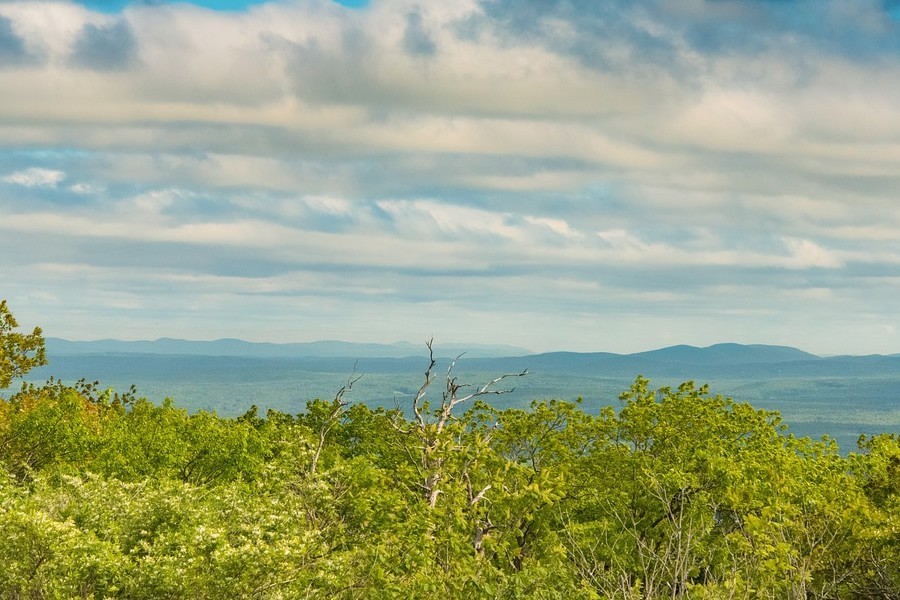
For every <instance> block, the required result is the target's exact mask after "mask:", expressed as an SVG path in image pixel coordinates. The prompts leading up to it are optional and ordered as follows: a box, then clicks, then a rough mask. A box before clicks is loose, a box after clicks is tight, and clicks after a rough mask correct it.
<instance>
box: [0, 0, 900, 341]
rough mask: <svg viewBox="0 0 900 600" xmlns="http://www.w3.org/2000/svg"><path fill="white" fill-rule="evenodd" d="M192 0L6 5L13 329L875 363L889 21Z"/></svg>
mask: <svg viewBox="0 0 900 600" xmlns="http://www.w3.org/2000/svg"><path fill="white" fill-rule="evenodd" d="M113 4H115V5H116V6H117V8H115V9H113V8H110V7H112V6H113ZM196 4H202V3H196ZM205 4H206V6H207V7H208V8H214V9H215V10H197V8H196V6H192V5H190V4H184V3H168V2H165V3H164V2H144V3H142V4H141V5H140V6H137V5H136V6H133V7H132V8H129V9H126V10H122V9H121V7H120V5H119V4H118V3H103V2H96V3H92V4H88V5H87V6H85V5H84V4H82V5H79V4H76V3H73V2H68V1H59V2H55V1H53V0H51V1H49V2H42V3H39V4H38V3H34V2H29V1H25V0H0V89H2V90H4V92H3V94H2V95H0V273H2V275H3V277H2V283H0V297H3V298H6V299H7V300H8V301H9V303H10V306H11V307H12V309H13V310H14V312H15V314H16V315H17V316H18V317H19V318H20V321H22V322H23V323H24V324H26V325H34V324H40V325H42V326H43V327H44V329H45V331H46V332H47V334H48V335H52V336H57V337H65V338H70V339H98V338H109V337H115V338H123V339H148V338H149V339H152V338H157V337H163V336H169V337H182V338H190V339H215V338H221V337H239V338H244V339H249V340H259V341H275V342H291V341H307V340H315V339H343V340H350V341H372V342H391V341H397V340H408V341H412V342H420V341H423V340H425V339H427V338H429V337H432V336H434V338H435V340H436V343H440V342H442V341H445V342H448V343H449V342H454V343H455V342H462V343H466V342H468V343H508V344H514V345H518V346H522V347H527V348H531V349H533V350H554V349H570V350H611V351H622V352H625V351H638V350H646V349H649V348H654V347H660V346H665V345H669V344H676V343H689V344H696V345H707V344H712V343H717V342H725V341H735V342H743V343H772V344H786V345H793V346H798V347H801V348H804V349H806V350H809V351H812V352H818V353H823V354H836V353H874V352H878V353H896V352H900V329H898V323H897V316H896V306H897V298H898V297H900V206H898V201H900V200H898V197H897V190H898V189H900V143H898V140H900V79H898V78H897V76H896V74H897V72H900V71H898V69H900V23H898V20H897V18H896V14H897V9H898V5H897V3H896V2H893V1H885V0H856V1H854V2H846V1H845V0H782V1H779V2H768V1H767V2H761V1H755V0H754V1H751V0H679V1H678V2H675V1H669V0H629V1H626V0H609V1H607V2H595V1H593V0H590V1H589V0H567V1H565V2H563V1H554V0H460V1H458V2H450V3H446V2H442V3H437V2H432V3H422V2H414V1H412V0H372V1H371V2H370V3H369V4H368V5H367V6H366V7H365V10H355V9H353V8H352V7H348V6H344V5H342V4H339V3H336V2H333V1H332V0H279V1H277V2H276V1H260V2H255V3H254V6H253V7H252V8H248V7H247V6H245V5H246V3H245V2H239V3H230V2H207V3H205ZM101 5H102V6H101Z"/></svg>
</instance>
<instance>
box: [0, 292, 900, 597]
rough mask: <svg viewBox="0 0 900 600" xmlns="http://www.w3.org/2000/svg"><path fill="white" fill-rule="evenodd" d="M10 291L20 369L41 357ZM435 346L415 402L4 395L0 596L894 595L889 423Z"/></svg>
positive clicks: (12, 362)
mask: <svg viewBox="0 0 900 600" xmlns="http://www.w3.org/2000/svg"><path fill="white" fill-rule="evenodd" d="M0 313H3V315H6V316H7V317H8V318H7V317H4V318H3V319H2V320H0V369H2V371H0V381H4V382H5V380H4V379H3V378H4V377H5V376H9V377H12V376H19V375H21V374H22V372H23V371H24V370H26V369H27V367H28V366H29V365H34V364H39V363H40V362H41V361H42V360H43V355H42V354H41V348H42V346H41V345H40V343H38V340H39V338H40V331H39V330H36V331H35V332H33V333H32V334H31V335H26V334H16V333H14V329H15V327H16V324H15V321H14V320H13V319H12V317H11V315H9V313H8V311H7V309H6V306H5V304H3V305H0ZM3 315H0V317H2V316H3ZM13 336H18V337H13ZM425 367H427V370H426V373H425V377H424V381H423V385H422V388H421V390H420V391H419V393H418V394H416V395H415V398H412V399H410V401H409V406H408V407H406V408H407V411H406V412H405V413H403V412H401V411H389V410H384V409H370V408H367V407H365V406H362V405H349V404H347V403H346V402H345V399H344V397H345V392H347V391H348V390H349V389H350V388H351V387H352V386H353V384H354V383H356V382H357V380H356V379H355V378H353V379H351V380H350V381H348V382H347V385H346V386H345V387H344V388H342V389H341V390H340V391H339V392H338V393H337V395H336V396H335V398H334V399H333V400H331V401H318V400H317V401H313V402H310V403H309V404H308V405H307V409H306V411H304V412H303V413H302V414H299V415H297V416H293V415H288V414H283V413H278V412H269V413H268V414H267V415H265V417H264V418H263V417H261V416H260V415H258V414H257V413H256V411H255V410H252V411H250V412H248V413H247V414H245V415H243V416H242V417H239V418H236V419H223V418H219V417H217V416H216V415H215V414H211V413H207V412H199V413H196V414H188V413H187V412H186V411H184V410H182V409H180V408H178V407H176V406H174V405H172V404H171V403H169V402H167V403H164V404H162V405H154V404H153V403H150V402H148V401H146V400H144V399H141V398H139V397H137V396H136V394H134V393H133V392H128V393H125V394H117V393H114V392H112V391H106V392H101V391H100V390H98V389H97V386H96V385H88V384H83V383H81V384H78V385H75V386H69V385H64V384H62V383H59V382H55V381H50V382H48V383H47V384H46V385H42V386H35V385H25V386H24V387H23V388H22V389H21V390H20V391H19V392H18V393H15V394H13V395H11V396H10V398H9V400H7V401H0V565H2V566H0V597H2V598H77V597H84V598H87V597H93V598H106V597H121V598H187V597H191V598H239V597H242V598H243V597H246V598H332V597H336V598H344V597H346V598H379V597H384V598H394V597H410V598H418V597H438V598H441V597H452V598H457V597H469V598H525V597H534V598H557V597H560V598H622V599H624V598H679V597H686V598H715V599H720V598H778V599H781V598H898V597H900V439H898V438H897V437H896V436H893V435H881V436H875V437H872V438H866V439H863V440H861V443H860V452H859V453H853V454H850V455H848V456H846V457H844V456H841V455H840V454H839V453H838V451H837V448H836V446H835V445H834V444H833V443H831V442H829V441H828V440H823V441H810V440H808V439H795V438H792V437H789V436H785V435H782V433H781V426H780V422H779V417H778V415H777V414H776V413H773V412H767V411H760V410H756V409H754V408H752V407H751V406H749V405H747V404H740V403H736V402H733V401H732V400H729V399H726V398H722V397H719V396H714V395H711V394H709V393H708V391H707V390H706V389H705V388H699V389H698V388H696V387H695V386H694V385H693V384H692V383H686V384H684V385H682V386H680V387H679V388H677V389H669V388H664V389H660V390H654V389H652V388H651V387H650V383H649V382H648V381H646V380H645V379H642V378H638V379H637V380H636V381H635V383H634V384H633V385H632V386H631V388H630V389H629V390H628V391H626V392H625V393H624V394H623V395H622V397H621V402H622V405H621V407H620V409H619V410H618V412H616V411H614V410H613V409H612V408H607V409H603V410H601V411H599V412H598V413H596V414H591V413H590V411H586V410H583V407H581V406H579V405H578V404H577V403H566V402H541V403H535V404H534V405H533V406H532V407H531V408H530V409H529V410H502V411H501V410H496V409H494V408H492V407H491V406H490V405H489V404H487V403H485V402H483V401H482V400H484V399H485V397H486V396H487V395H488V394H490V393H494V392H497V391H502V386H503V385H504V384H506V383H509V382H510V381H513V379H509V380H501V379H499V378H498V380H495V381H493V382H490V383H489V384H488V385H487V386H484V387H480V388H468V387H466V386H462V385H461V384H460V383H459V382H458V381H456V380H455V379H454V378H453V373H452V371H451V372H448V373H447V374H446V375H447V376H446V377H443V376H440V377H439V376H437V375H436V374H435V372H434V368H433V367H434V363H433V362H432V364H431V366H430V367H429V365H428V364H427V363H426V365H425ZM359 385H361V384H359ZM429 398H433V405H431V406H429V405H428V403H427V400H428V399H429ZM462 410H466V411H467V412H462Z"/></svg>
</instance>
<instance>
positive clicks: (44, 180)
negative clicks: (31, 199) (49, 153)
mask: <svg viewBox="0 0 900 600" xmlns="http://www.w3.org/2000/svg"><path fill="white" fill-rule="evenodd" d="M65 178H66V174H65V173H64V172H62V171H55V170H53V169H42V168H40V167H31V168H29V169H25V170H24V171H16V172H15V173H10V174H9V175H7V176H6V177H4V178H3V181H5V182H6V183H12V184H15V185H21V186H24V187H27V188H55V187H56V186H57V184H59V183H60V182H61V181H63V180H64V179H65Z"/></svg>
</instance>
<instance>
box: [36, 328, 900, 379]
mask: <svg viewBox="0 0 900 600" xmlns="http://www.w3.org/2000/svg"><path fill="white" fill-rule="evenodd" d="M46 345H47V353H48V356H49V358H50V360H51V364H53V359H54V358H56V357H59V358H64V357H72V358H74V357H84V358H88V357H89V356H95V357H96V356H99V355H104V356H107V357H110V358H112V357H119V358H120V359H126V358H127V356H128V355H144V356H146V357H148V358H149V357H150V356H158V357H160V358H163V357H177V356H189V357H198V358H199V357H223V358H224V357H227V358H247V359H281V360H288V361H292V362H298V363H306V364H310V365H314V366H316V367H317V368H330V366H331V365H334V368H336V369H337V370H342V369H346V367H347V364H348V363H347V361H348V360H357V359H358V360H360V361H361V367H364V368H365V370H366V371H368V372H383V373H386V372H397V371H406V370H408V369H412V370H414V371H418V370H419V368H420V366H421V363H422V361H423V359H424V358H425V356H426V353H427V350H426V348H425V345H424V344H421V345H417V344H412V343H408V342H399V343H396V344H357V343H351V342H339V341H320V342H306V343H295V344H271V343H255V342H246V341H243V340H237V339H222V340H214V341H188V340H178V339H171V338H162V339H158V340H153V341H122V340H98V341H90V342H75V341H68V340H62V339H58V338H48V339H47V340H46ZM434 351H435V357H436V358H439V359H442V360H444V361H446V360H447V359H450V358H454V357H456V356H458V355H460V354H463V353H464V356H465V361H464V362H465V365H466V366H467V368H471V369H474V370H481V371H491V372H495V371H504V372H512V371H521V370H523V369H524V368H527V369H529V370H530V371H532V372H535V371H540V372H544V373H557V374H573V375H599V374H603V375H605V376H609V377H633V376H634V375H636V374H638V373H641V374H644V375H647V376H650V377H674V378H678V377H691V378H696V379H704V378H723V377H738V378H745V377H753V378H756V377H829V376H840V377H872V376H879V375H890V376H896V375H900V354H894V355H889V356H885V355H880V354H875V355H868V356H830V357H822V356H817V355H815V354H810V353H809V352H804V351H803V350H798V349H797V348H791V347H787V346H771V345H763V344H752V345H745V344H715V345H713V346H708V347H705V348H698V347H696V346H687V345H678V346H670V347H667V348H660V349H658V350H650V351H647V352H637V353H633V354H615V353H611V352H546V353H541V354H533V353H531V352H530V351H529V350H526V349H524V348H518V347H515V346H503V345H478V344H471V345H461V344H444V345H441V344H435V345H434ZM57 364H58V363H57Z"/></svg>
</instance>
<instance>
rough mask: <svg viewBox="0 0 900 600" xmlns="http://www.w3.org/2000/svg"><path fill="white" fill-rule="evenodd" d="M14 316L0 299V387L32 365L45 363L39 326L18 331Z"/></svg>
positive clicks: (5, 385)
mask: <svg viewBox="0 0 900 600" xmlns="http://www.w3.org/2000/svg"><path fill="white" fill-rule="evenodd" d="M18 327H19V324H18V322H16V318H15V317H14V316H13V315H12V313H11V312H10V311H9V308H8V307H7V306H6V300H0V389H5V388H7V387H9V384H10V383H12V380H13V379H15V378H16V377H22V376H23V375H25V374H26V373H28V371H30V370H31V369H32V368H34V367H39V366H41V365H43V364H46V363H47V357H46V354H45V352H44V337H43V335H42V332H41V328H40V327H35V328H34V331H32V332H31V333H18V332H16V331H15V330H16V329H17V328H18Z"/></svg>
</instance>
